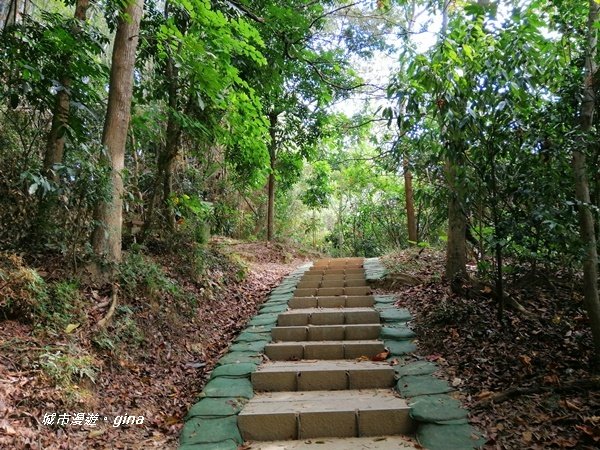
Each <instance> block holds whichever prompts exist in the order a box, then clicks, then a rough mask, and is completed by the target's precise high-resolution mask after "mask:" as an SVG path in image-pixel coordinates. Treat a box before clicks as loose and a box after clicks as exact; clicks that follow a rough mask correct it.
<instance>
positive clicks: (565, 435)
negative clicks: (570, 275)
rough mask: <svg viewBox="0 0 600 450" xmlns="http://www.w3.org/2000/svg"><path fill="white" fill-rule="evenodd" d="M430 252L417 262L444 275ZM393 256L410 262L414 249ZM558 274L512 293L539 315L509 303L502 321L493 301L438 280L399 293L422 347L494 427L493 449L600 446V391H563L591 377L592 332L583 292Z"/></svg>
mask: <svg viewBox="0 0 600 450" xmlns="http://www.w3.org/2000/svg"><path fill="white" fill-rule="evenodd" d="M427 258H429V256H427V255H426V254H425V253H422V254H421V255H419V258H418V259H419V263H418V267H419V268H423V267H425V268H427V270H428V271H429V272H428V273H429V274H428V278H429V279H430V280H436V279H440V278H441V277H440V276H439V274H441V273H443V257H442V255H440V254H438V255H433V256H432V257H431V258H430V259H429V261H424V259H427ZM394 260H395V261H397V262H398V261H399V263H398V264H397V265H398V267H401V269H402V270H406V269H407V265H409V264H410V261H414V250H413V251H411V253H410V254H409V255H408V256H407V255H399V256H396V257H395V258H394ZM413 270H414V269H413ZM409 273H410V271H409ZM436 273H437V275H436ZM558 278H559V275H556V279H555V280H554V282H553V283H552V284H547V283H535V284H534V283H526V284H525V286H521V287H520V288H519V289H517V288H515V287H514V286H513V287H512V290H511V294H512V295H514V296H516V297H517V298H518V300H519V302H520V303H522V304H523V305H525V306H526V308H527V309H529V310H530V311H531V312H533V313H534V314H535V318H530V317H526V316H524V315H522V314H520V313H517V312H513V311H508V312H507V314H506V325H505V327H504V328H501V327H500V326H499V324H498V322H497V321H496V319H495V311H496V309H495V305H494V303H493V301H492V300H491V299H478V300H474V299H464V298H460V297H457V296H455V295H453V294H451V293H450V292H449V288H448V285H447V284H445V283H442V282H440V281H437V282H436V281H432V282H429V283H428V284H424V285H421V286H412V287H405V288H400V289H399V290H398V291H397V292H398V293H399V294H400V300H399V302H398V304H399V306H403V307H406V308H408V309H409V310H411V312H412V313H413V315H414V317H415V320H414V321H413V324H412V326H413V328H414V329H415V331H416V332H417V335H418V346H419V353H420V354H421V355H427V359H429V360H431V361H435V362H436V363H437V364H438V365H439V366H441V367H442V369H443V373H444V375H445V376H446V377H447V379H448V380H449V381H450V382H451V383H452V382H453V381H456V380H457V379H459V380H460V383H458V382H454V383H453V385H454V386H455V387H456V388H457V389H458V390H459V392H460V393H461V394H462V395H463V400H464V401H465V403H466V404H467V406H469V407H472V408H473V409H472V413H471V421H472V422H473V423H474V424H475V425H477V426H479V427H481V428H482V429H484V430H486V431H487V434H488V437H489V440H488V443H487V444H486V448H488V449H516V448H528V449H548V448H578V449H592V448H594V449H595V448H598V446H599V444H600V431H598V430H600V426H599V425H600V392H598V391H597V390H587V389H574V390H568V391H563V390H561V386H563V385H564V384H565V383H569V382H572V381H573V380H580V379H586V378H589V377H590V376H591V374H590V372H589V370H588V364H587V361H588V358H589V356H590V352H591V336H590V332H589V326H588V324H587V323H586V320H585V319H584V317H585V314H584V312H583V305H582V298H581V296H580V295H579V293H577V292H574V291H573V290H572V289H571V288H570V285H569V284H567V283H561V282H560V280H558ZM510 288H511V286H509V289H510ZM539 386H542V387H543V388H544V392H539V393H532V394H530V395H517V396H515V397H512V398H510V399H509V400H507V401H504V402H502V403H499V404H494V403H491V402H486V399H489V398H491V397H492V396H494V395H497V394H498V393H501V392H505V391H506V390H509V389H514V388H515V387H518V388H525V389H528V388H531V390H535V389H536V388H537V387H539ZM476 406H478V407H476Z"/></svg>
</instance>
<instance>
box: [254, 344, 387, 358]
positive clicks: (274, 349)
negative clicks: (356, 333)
mask: <svg viewBox="0 0 600 450" xmlns="http://www.w3.org/2000/svg"><path fill="white" fill-rule="evenodd" d="M384 350H385V347H384V345H383V341H378V340H364V341H315V342H311V341H289V342H275V343H271V344H267V345H266V346H265V355H267V357H268V358H269V359H270V360H272V361H298V360H301V359H354V358H360V357H361V356H367V357H368V358H369V359H370V358H371V357H373V356H375V355H377V354H378V353H381V352H382V351H384Z"/></svg>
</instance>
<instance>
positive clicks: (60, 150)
mask: <svg viewBox="0 0 600 450" xmlns="http://www.w3.org/2000/svg"><path fill="white" fill-rule="evenodd" d="M89 6H90V2H89V0H77V4H76V5H75V14H74V17H75V19H77V20H78V21H79V22H85V19H86V14H87V10H88V8H89ZM79 30H80V29H79V27H78V26H77V25H75V26H73V28H72V30H71V32H72V33H73V34H77V33H78V32H79ZM65 59H66V61H64V62H63V65H64V67H67V66H68V65H69V60H70V56H67V57H66V58H65ZM60 84H61V88H60V90H59V91H58V93H57V94H56V104H55V106H54V113H53V115H52V126H51V127H50V132H49V133H48V138H47V142H46V154H45V156H44V166H43V170H44V173H45V174H46V176H47V177H49V176H51V170H52V167H53V166H54V165H55V164H60V163H62V161H63V155H64V148H65V128H66V126H67V122H68V121H69V107H70V96H69V87H70V85H71V79H70V78H69V76H68V75H65V76H63V77H61V80H60ZM52 178H54V180H55V181H57V180H56V176H52Z"/></svg>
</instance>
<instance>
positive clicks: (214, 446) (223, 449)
mask: <svg viewBox="0 0 600 450" xmlns="http://www.w3.org/2000/svg"><path fill="white" fill-rule="evenodd" d="M238 447H239V446H238V445H237V444H236V443H235V442H234V441H233V440H231V439H229V440H227V441H222V442H211V443H210V444H186V445H182V446H180V447H179V450H237V449H238Z"/></svg>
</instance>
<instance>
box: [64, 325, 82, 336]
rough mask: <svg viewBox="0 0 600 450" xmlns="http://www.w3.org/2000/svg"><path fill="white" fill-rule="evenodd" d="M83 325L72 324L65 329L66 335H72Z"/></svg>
mask: <svg viewBox="0 0 600 450" xmlns="http://www.w3.org/2000/svg"><path fill="white" fill-rule="evenodd" d="M80 325H81V324H79V323H70V324H69V325H67V326H66V327H65V333H67V334H71V333H72V332H73V331H75V330H76V329H77V328H79V326H80Z"/></svg>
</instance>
